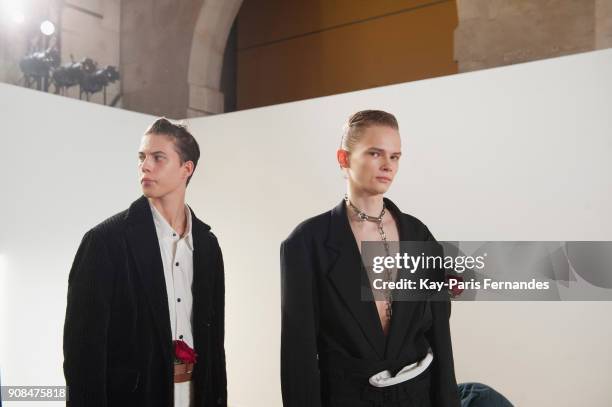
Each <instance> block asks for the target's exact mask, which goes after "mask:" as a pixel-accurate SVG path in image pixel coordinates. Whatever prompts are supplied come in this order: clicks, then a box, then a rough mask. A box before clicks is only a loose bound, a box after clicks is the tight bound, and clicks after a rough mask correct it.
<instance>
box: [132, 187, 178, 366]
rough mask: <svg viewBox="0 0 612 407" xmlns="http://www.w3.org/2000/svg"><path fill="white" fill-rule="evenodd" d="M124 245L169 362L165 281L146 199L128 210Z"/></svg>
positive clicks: (143, 198) (169, 332)
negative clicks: (129, 253)
mask: <svg viewBox="0 0 612 407" xmlns="http://www.w3.org/2000/svg"><path fill="white" fill-rule="evenodd" d="M127 218H128V228H127V242H128V247H129V250H130V251H131V253H132V256H133V258H134V260H135V262H136V269H137V270H138V274H139V275H140V279H141V281H142V284H143V288H144V292H145V295H146V297H147V299H148V302H149V305H150V306H151V311H152V315H153V320H154V321H155V326H156V329H157V332H158V335H159V339H160V341H161V345H162V349H163V352H164V357H165V359H166V360H168V361H171V360H172V330H171V328H170V312H169V310H168V294H167V293H166V282H165V279H164V268H163V264H162V259H161V252H160V248H159V241H158V240H157V232H156V231H155V224H154V223H153V215H152V213H151V208H150V206H149V202H148V200H147V198H146V197H144V196H142V197H141V198H139V199H138V200H137V201H135V202H134V203H133V204H132V205H131V206H130V208H129V210H128V215H127Z"/></svg>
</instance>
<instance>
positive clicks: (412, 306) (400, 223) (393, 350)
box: [385, 198, 421, 359]
mask: <svg viewBox="0 0 612 407" xmlns="http://www.w3.org/2000/svg"><path fill="white" fill-rule="evenodd" d="M385 206H386V207H387V208H388V210H389V211H390V212H391V214H392V215H393V217H394V218H395V221H396V222H397V229H398V232H399V239H400V242H402V241H409V240H415V237H416V235H415V231H414V230H412V229H411V227H410V225H409V224H408V223H407V222H406V218H405V217H404V216H403V214H402V212H401V211H400V210H399V208H398V207H397V206H396V205H395V204H394V203H393V202H391V201H390V200H389V199H386V198H385ZM400 245H401V244H400ZM400 250H402V249H401V247H400ZM420 305H421V302H418V301H410V300H406V299H404V300H400V301H394V302H393V306H392V307H393V308H392V310H393V311H392V314H391V326H390V329H389V334H388V336H387V346H386V349H385V359H396V358H397V357H398V355H399V354H400V352H401V350H402V346H403V343H404V339H405V337H406V334H407V332H408V328H409V327H410V324H411V323H416V322H417V321H414V317H415V314H414V313H415V312H417V311H418V310H419V309H421V308H420Z"/></svg>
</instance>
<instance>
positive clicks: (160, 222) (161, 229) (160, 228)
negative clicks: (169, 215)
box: [149, 202, 193, 251]
mask: <svg viewBox="0 0 612 407" xmlns="http://www.w3.org/2000/svg"><path fill="white" fill-rule="evenodd" d="M149 206H150V207H151V212H152V214H153V223H154V224H155V229H157V233H158V235H159V237H160V238H162V239H170V240H172V241H175V242H176V241H178V240H180V239H181V236H179V234H178V233H177V232H176V231H175V230H174V229H172V226H170V224H169V223H168V221H166V219H165V218H164V217H163V216H162V214H161V213H159V211H158V210H157V208H156V207H155V205H153V204H152V203H151V202H149ZM185 216H186V217H187V224H186V225H185V234H184V235H183V237H182V238H184V239H185V242H186V243H187V247H188V248H189V250H191V251H193V234H192V233H191V211H190V210H189V206H187V205H185Z"/></svg>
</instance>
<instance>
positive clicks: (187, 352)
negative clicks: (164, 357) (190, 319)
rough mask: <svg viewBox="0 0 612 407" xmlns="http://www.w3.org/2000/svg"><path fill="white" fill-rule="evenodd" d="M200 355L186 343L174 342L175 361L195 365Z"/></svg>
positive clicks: (181, 341)
mask: <svg viewBox="0 0 612 407" xmlns="http://www.w3.org/2000/svg"><path fill="white" fill-rule="evenodd" d="M197 357H198V355H197V354H196V353H195V351H194V350H193V349H191V348H190V347H189V345H187V344H186V343H185V341H183V340H182V339H181V340H177V341H174V359H175V360H176V361H178V363H195V362H196V358H197Z"/></svg>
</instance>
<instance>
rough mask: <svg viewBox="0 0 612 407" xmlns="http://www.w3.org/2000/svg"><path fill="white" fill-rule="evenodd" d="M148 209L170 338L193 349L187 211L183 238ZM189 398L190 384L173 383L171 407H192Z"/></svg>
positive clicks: (190, 263) (189, 233) (190, 260)
mask: <svg viewBox="0 0 612 407" xmlns="http://www.w3.org/2000/svg"><path fill="white" fill-rule="evenodd" d="M150 206H151V212H152V213H153V222H154V223H155V230H156V232H157V239H158V241H159V249H160V253H161V258H162V263H163V266H164V279H165V280H166V293H167V294H168V309H169V311H170V327H171V328H172V339H173V340H179V339H182V340H183V341H185V343H187V345H189V346H190V347H191V348H192V349H193V348H194V345H193V333H192V329H191V312H192V304H193V295H192V293H191V284H192V282H193V236H192V233H191V211H190V210H189V207H188V206H187V205H185V214H186V216H187V223H186V225H185V233H184V234H183V236H179V234H178V233H176V231H175V230H174V229H172V227H171V226H170V224H169V223H168V222H167V221H166V219H165V218H164V217H163V216H162V215H161V213H159V211H158V210H157V208H155V206H153V205H152V204H150ZM192 395H193V391H192V381H189V382H183V383H175V384H174V406H175V407H189V406H190V405H192V404H193V401H192V399H193V397H192Z"/></svg>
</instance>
